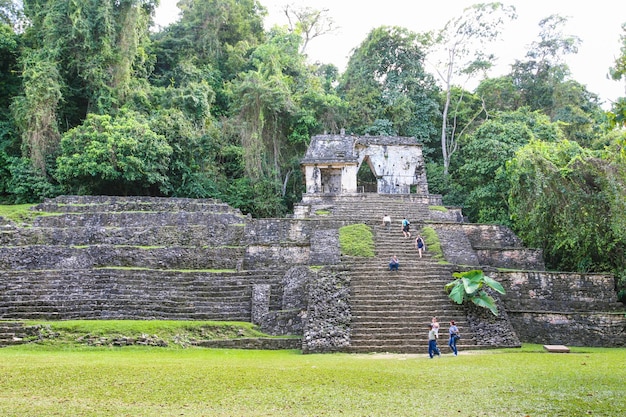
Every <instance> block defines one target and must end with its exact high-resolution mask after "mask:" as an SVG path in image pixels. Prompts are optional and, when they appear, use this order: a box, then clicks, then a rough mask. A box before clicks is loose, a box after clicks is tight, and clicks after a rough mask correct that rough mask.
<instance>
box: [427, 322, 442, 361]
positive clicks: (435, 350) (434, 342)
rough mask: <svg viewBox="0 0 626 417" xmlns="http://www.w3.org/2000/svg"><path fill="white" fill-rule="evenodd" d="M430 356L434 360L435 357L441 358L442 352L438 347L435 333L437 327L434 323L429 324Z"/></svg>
mask: <svg viewBox="0 0 626 417" xmlns="http://www.w3.org/2000/svg"><path fill="white" fill-rule="evenodd" d="M428 328H429V329H430V330H429V331H428V356H429V357H430V359H432V358H433V357H434V356H435V355H437V356H441V351H440V350H439V347H438V346H437V332H436V331H435V326H433V324H432V323H429V324H428Z"/></svg>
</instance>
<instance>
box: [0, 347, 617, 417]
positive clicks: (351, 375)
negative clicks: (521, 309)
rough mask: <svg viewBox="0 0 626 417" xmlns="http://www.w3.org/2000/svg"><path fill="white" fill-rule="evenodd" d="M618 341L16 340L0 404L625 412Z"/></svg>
mask: <svg viewBox="0 0 626 417" xmlns="http://www.w3.org/2000/svg"><path fill="white" fill-rule="evenodd" d="M625 413H626V350H624V349H601V348H572V352H571V353H567V354H555V353H547V352H544V351H543V349H542V347H541V346H537V345H524V347H523V348H521V349H509V350H493V351H475V352H461V353H460V354H459V356H458V357H454V356H452V355H449V354H444V355H443V356H442V357H441V358H435V359H429V358H428V356H427V355H379V354H371V355H353V354H323V355H302V354H301V353H300V352H299V351H248V350H219V349H216V350H213V349H202V348H188V349H182V348H180V347H176V348H150V347H124V348H105V347H81V346H69V345H68V346H51V345H24V346H15V347H7V348H2V349H0V415H2V416H20V417H24V416H33V417H34V416H233V417H234V416H522V417H523V416H531V417H537V416H568V417H570V416H589V415H592V416H612V417H614V416H621V415H624V414H625Z"/></svg>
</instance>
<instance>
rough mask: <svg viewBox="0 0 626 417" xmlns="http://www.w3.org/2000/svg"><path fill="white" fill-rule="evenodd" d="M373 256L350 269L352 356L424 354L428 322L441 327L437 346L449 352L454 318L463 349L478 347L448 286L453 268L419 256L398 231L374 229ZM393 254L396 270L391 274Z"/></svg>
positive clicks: (430, 257)
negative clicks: (377, 353) (357, 353)
mask: <svg viewBox="0 0 626 417" xmlns="http://www.w3.org/2000/svg"><path fill="white" fill-rule="evenodd" d="M373 229H374V234H375V245H376V248H375V252H376V256H375V257H374V258H368V259H365V260H363V259H359V261H358V263H354V264H353V265H352V266H351V270H352V277H351V291H352V293H351V311H352V317H353V322H352V335H351V341H352V346H351V351H352V352H397V353H418V352H419V353H423V352H426V351H427V347H428V338H427V335H428V330H429V329H428V324H429V323H430V322H431V319H432V317H437V318H438V320H439V323H440V339H439V347H440V348H442V352H444V353H445V352H447V351H448V350H449V349H448V348H447V342H448V337H447V329H448V324H449V322H450V320H454V321H455V322H456V323H457V326H458V327H459V328H460V330H461V332H462V334H463V339H461V341H460V342H459V344H458V346H459V349H461V350H462V349H470V348H471V349H474V348H477V347H479V346H477V344H476V343H475V341H474V337H473V335H472V333H471V331H470V330H469V325H468V323H467V318H466V315H465V312H464V310H463V309H462V308H461V307H460V306H458V305H457V304H455V303H453V302H452V301H450V299H449V298H448V296H447V294H446V292H445V290H444V288H443V287H444V285H445V284H446V283H448V282H450V281H451V280H452V276H451V267H449V266H448V265H442V264H439V263H438V262H437V261H436V260H435V259H433V257H432V255H431V254H430V253H428V252H427V253H425V254H423V257H422V258H419V256H418V253H417V250H416V249H415V246H414V239H413V238H414V237H415V236H417V234H416V233H415V232H416V231H414V232H413V233H412V238H411V239H406V238H404V236H403V234H402V232H401V231H400V230H399V228H398V229H397V230H396V229H394V228H392V229H391V230H387V229H386V228H384V227H383V226H380V225H377V226H375V227H374V228H373ZM392 255H396V256H397V257H398V258H399V262H400V268H399V270H398V271H389V268H388V262H389V258H390V257H391V256H392Z"/></svg>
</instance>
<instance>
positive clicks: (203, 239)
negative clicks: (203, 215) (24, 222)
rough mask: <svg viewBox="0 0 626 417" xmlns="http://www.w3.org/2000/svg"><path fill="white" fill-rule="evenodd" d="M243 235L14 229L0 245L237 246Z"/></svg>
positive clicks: (169, 229) (0, 234)
mask: <svg viewBox="0 0 626 417" xmlns="http://www.w3.org/2000/svg"><path fill="white" fill-rule="evenodd" d="M243 235H244V225H243V224H241V223H235V224H227V223H218V224H216V223H211V224H199V225H198V224H189V225H186V226H185V227H180V226H156V225H141V226H123V227H111V226H110V225H106V226H74V227H65V226H62V227H41V226H39V227H31V228H23V227H15V226H4V227H3V228H2V229H0V244H1V245H3V246H7V245H11V246H26V245H64V246H79V245H99V244H102V245H131V246H132V245H134V246H197V247H203V246H228V245H231V246H237V245H239V244H240V242H241V240H242V238H243Z"/></svg>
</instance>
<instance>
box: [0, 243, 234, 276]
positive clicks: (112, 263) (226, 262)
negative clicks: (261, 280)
mask: <svg viewBox="0 0 626 417" xmlns="http://www.w3.org/2000/svg"><path fill="white" fill-rule="evenodd" d="M244 255H245V248H244V247H210V248H209V247H207V248H198V247H171V246H170V247H157V248H155V247H137V246H114V245H92V246H87V247H68V246H47V245H34V246H15V247H0V269H13V270H17V269H39V270H40V269H71V270H75V269H87V268H98V267H105V266H108V267H129V266H133V267H142V268H152V269H236V268H237V265H238V263H241V262H243V257H244Z"/></svg>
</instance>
